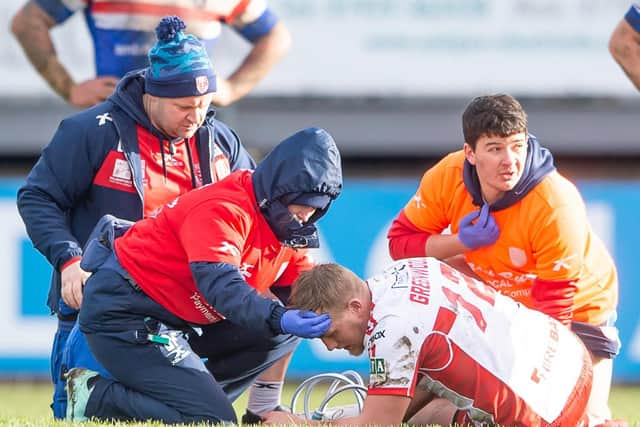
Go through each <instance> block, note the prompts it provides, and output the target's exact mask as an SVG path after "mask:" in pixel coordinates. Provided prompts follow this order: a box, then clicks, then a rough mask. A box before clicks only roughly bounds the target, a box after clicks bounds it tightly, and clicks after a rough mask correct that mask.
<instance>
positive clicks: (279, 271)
mask: <svg viewBox="0 0 640 427" xmlns="http://www.w3.org/2000/svg"><path fill="white" fill-rule="evenodd" d="M341 188H342V172H341V167H340V155H339V152H338V149H337V147H336V145H335V143H334V141H333V139H332V138H331V136H330V135H329V134H328V133H326V132H325V131H323V130H322V129H316V128H310V129H305V130H303V131H300V132H298V133H296V134H294V135H293V136H291V137H289V138H288V139H286V140H285V141H283V142H282V143H281V144H279V145H278V146H277V147H276V148H275V149H274V150H273V151H272V152H271V153H269V155H268V156H267V157H266V158H265V159H264V160H263V161H262V162H261V163H260V165H259V166H258V167H257V168H256V170H255V172H252V171H249V170H241V171H237V172H234V173H232V174H231V175H229V176H228V177H227V178H225V179H224V180H222V181H220V182H218V183H216V184H215V185H208V186H204V187H202V188H200V189H198V190H196V191H193V192H190V193H188V194H186V195H183V196H180V197H178V198H177V199H175V200H174V201H173V202H170V203H169V204H167V205H166V206H165V207H164V208H163V209H162V210H161V211H160V212H159V213H158V215H157V216H155V217H150V218H147V219H144V220H142V221H139V222H138V223H136V224H135V225H133V226H131V227H130V228H129V229H128V231H126V233H125V234H124V235H123V236H122V237H119V238H115V237H116V231H115V230H114V228H113V227H112V226H110V222H109V221H106V226H105V221H102V224H101V225H100V227H99V229H98V230H97V232H94V234H97V235H98V236H99V238H97V239H93V240H91V242H90V243H89V246H88V247H87V250H86V252H85V256H84V258H83V268H85V269H86V270H88V271H92V272H94V273H93V275H92V276H91V278H90V279H89V280H88V282H87V284H86V286H85V295H84V302H83V305H82V307H81V311H80V317H79V322H80V329H81V330H82V332H83V333H84V334H85V336H86V338H87V341H88V343H89V347H90V348H91V351H92V352H93V354H94V355H95V357H96V359H97V360H98V361H99V362H100V363H101V364H102V365H103V366H104V367H105V368H106V369H107V370H108V371H109V373H111V374H112V375H113V378H114V379H109V378H105V377H104V376H100V375H98V374H97V373H95V372H92V371H89V370H87V369H82V368H76V369H72V370H71V371H70V373H69V379H68V390H69V406H68V410H67V418H68V419H70V420H84V419H87V418H89V417H95V418H98V419H105V420H107V419H119V420H147V419H154V420H160V421H163V422H166V423H178V422H181V423H190V422H202V421H209V422H216V423H217V422H234V423H235V422H236V417H235V414H234V412H233V408H232V407H231V403H230V399H231V400H233V398H234V397H235V396H237V395H238V394H240V392H242V390H243V389H244V388H246V387H247V386H248V385H249V384H250V383H251V382H252V381H253V379H255V378H256V377H257V376H258V375H259V374H260V373H261V372H262V371H264V370H265V369H266V368H268V367H269V366H271V365H272V364H273V363H275V362H276V361H277V360H278V359H280V358H282V357H283V356H284V355H286V354H288V353H289V352H291V351H292V349H293V348H294V347H295V343H296V339H295V337H294V336H298V337H317V336H320V335H322V334H323V333H324V332H325V331H326V329H327V328H328V327H329V325H330V319H329V318H328V316H326V315H316V314H313V313H308V312H300V311H297V310H286V309H285V308H284V307H283V306H282V305H281V304H280V303H279V302H276V301H274V300H273V299H271V298H264V297H262V296H260V295H258V293H259V292H264V291H266V289H267V288H268V287H269V286H273V285H275V286H276V287H277V286H279V285H288V284H291V283H293V280H294V279H295V278H296V277H297V276H298V274H299V273H300V272H301V271H303V270H305V269H308V268H309V267H310V266H311V264H310V262H309V261H310V259H309V257H310V255H309V253H308V252H307V248H313V247H317V246H318V235H317V230H316V228H315V226H314V223H315V222H316V221H317V220H318V219H319V218H320V217H321V216H322V215H324V214H325V213H326V212H327V210H328V208H329V206H330V203H331V201H332V200H333V199H335V198H336V197H337V196H338V195H339V194H340V191H341ZM194 329H195V330H199V331H201V334H197V333H194ZM198 335H200V336H198ZM187 336H188V341H187V338H186V337H187ZM201 358H202V359H205V360H206V365H205V363H204V362H203V361H202V360H201ZM123 362H124V363H123ZM212 374H213V375H212ZM229 398H230V399H229Z"/></svg>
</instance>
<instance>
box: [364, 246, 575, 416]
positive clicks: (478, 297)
mask: <svg viewBox="0 0 640 427" xmlns="http://www.w3.org/2000/svg"><path fill="white" fill-rule="evenodd" d="M367 284H368V285H369V288H370V289H371V293H372V305H373V309H372V312H371V319H370V320H369V328H368V330H367V335H366V336H365V345H366V347H367V349H368V352H369V358H370V368H371V378H370V384H369V394H372V395H376V394H378V395H384V394H394V395H404V396H409V397H413V394H414V390H415V388H416V387H420V388H421V389H425V390H428V391H430V392H432V393H434V394H436V395H438V396H440V397H444V398H447V399H449V400H450V401H452V402H453V403H454V404H455V405H456V406H457V407H458V408H459V409H462V410H466V411H467V413H468V415H469V417H470V418H471V419H472V420H474V421H475V422H478V423H500V424H503V425H514V424H524V425H539V424H540V421H544V422H546V423H549V422H552V421H553V420H555V419H556V418H557V417H558V416H559V415H560V412H561V410H562V408H563V407H564V406H565V404H566V402H567V399H569V398H570V396H571V395H572V391H573V390H574V387H575V386H576V384H577V383H578V382H579V379H580V376H581V373H582V370H583V363H584V360H585V354H586V350H585V349H584V347H583V345H582V343H581V342H580V341H579V339H578V338H577V337H576V336H575V335H574V334H573V333H572V332H571V331H570V330H569V329H568V328H566V327H565V326H563V325H562V324H560V323H559V322H557V321H555V320H553V319H552V318H550V317H548V316H546V315H544V314H542V313H540V312H537V311H533V310H530V309H527V308H526V307H524V306H523V305H522V304H520V303H517V302H515V301H514V300H512V299H510V298H508V297H506V296H503V295H501V294H498V293H497V292H496V291H494V290H493V289H492V288H491V287H489V286H486V285H484V284H483V283H481V282H479V281H477V280H474V279H471V278H469V277H467V276H465V275H463V274H462V273H460V272H458V271H456V270H454V269H453V268H451V267H449V266H448V265H447V264H445V263H442V262H440V261H438V260H437V259H435V258H410V259H406V260H402V261H399V262H396V263H394V264H393V265H392V266H390V267H389V268H387V269H386V270H385V271H384V273H382V274H381V275H378V276H375V277H373V278H372V279H369V280H368V281H367ZM536 420H538V422H536ZM532 422H533V424H531V423H532Z"/></svg>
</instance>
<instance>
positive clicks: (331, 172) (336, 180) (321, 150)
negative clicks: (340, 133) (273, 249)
mask: <svg viewBox="0 0 640 427" xmlns="http://www.w3.org/2000/svg"><path fill="white" fill-rule="evenodd" d="M252 183H253V188H254V191H255V196H256V200H257V202H258V206H259V208H260V211H261V212H262V214H263V215H264V216H265V218H266V220H267V222H268V223H269V226H270V227H271V230H272V231H273V232H274V234H275V235H276V236H277V238H278V240H280V241H281V242H282V243H284V244H285V245H287V246H291V247H296V248H303V247H307V248H313V247H318V233H317V229H316V227H315V225H314V223H315V222H316V221H317V220H318V219H319V218H320V217H322V216H323V215H324V214H325V213H326V212H327V210H328V209H329V206H330V205H331V203H329V204H327V206H325V207H324V208H322V209H317V210H316V212H315V213H314V214H313V216H312V217H311V218H310V219H309V221H308V222H307V223H305V224H300V223H299V222H298V221H296V220H295V219H294V218H293V216H292V215H291V214H290V213H289V211H288V210H287V205H286V204H285V202H286V200H290V199H291V197H284V198H283V196H287V195H292V194H296V195H298V194H299V193H318V194H324V195H326V196H328V197H329V199H330V200H334V199H335V198H336V197H338V196H339V195H340V192H341V191H342V166H341V160H340V152H339V151H338V147H337V146H336V143H335V141H334V140H333V138H332V137H331V135H329V133H328V132H327V131H325V130H324V129H319V128H307V129H303V130H301V131H298V132H296V133H295V134H293V135H291V136H290V137H288V138H287V139H285V140H284V141H282V142H281V143H280V144H278V145H277V146H276V147H275V148H274V149H273V150H272V151H271V152H270V153H269V154H268V155H267V156H266V157H265V158H264V159H263V160H262V162H260V164H259V165H258V167H256V170H255V172H254V173H253V177H252Z"/></svg>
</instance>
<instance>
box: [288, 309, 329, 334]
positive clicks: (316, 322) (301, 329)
mask: <svg viewBox="0 0 640 427" xmlns="http://www.w3.org/2000/svg"><path fill="white" fill-rule="evenodd" d="M329 326H331V318H330V317H329V315H328V314H327V313H325V314H316V313H314V312H312V311H305V310H287V311H285V312H284V314H283V315H282V318H281V319H280V327H281V328H282V332H284V333H285V334H291V335H295V336H298V337H302V338H318V337H321V336H322V335H324V333H325V332H327V329H329Z"/></svg>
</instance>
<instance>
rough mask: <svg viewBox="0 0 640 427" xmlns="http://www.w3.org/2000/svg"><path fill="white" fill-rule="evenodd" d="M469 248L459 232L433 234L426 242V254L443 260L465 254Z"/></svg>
mask: <svg viewBox="0 0 640 427" xmlns="http://www.w3.org/2000/svg"><path fill="white" fill-rule="evenodd" d="M467 250H468V248H467V247H466V246H465V245H463V244H462V242H460V239H459V238H458V235H457V234H432V235H431V236H429V239H427V243H426V244H425V254H426V256H431V257H435V258H438V259H442V260H444V259H447V258H450V257H453V256H456V255H460V254H463V253H464V252H466V251H467Z"/></svg>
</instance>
